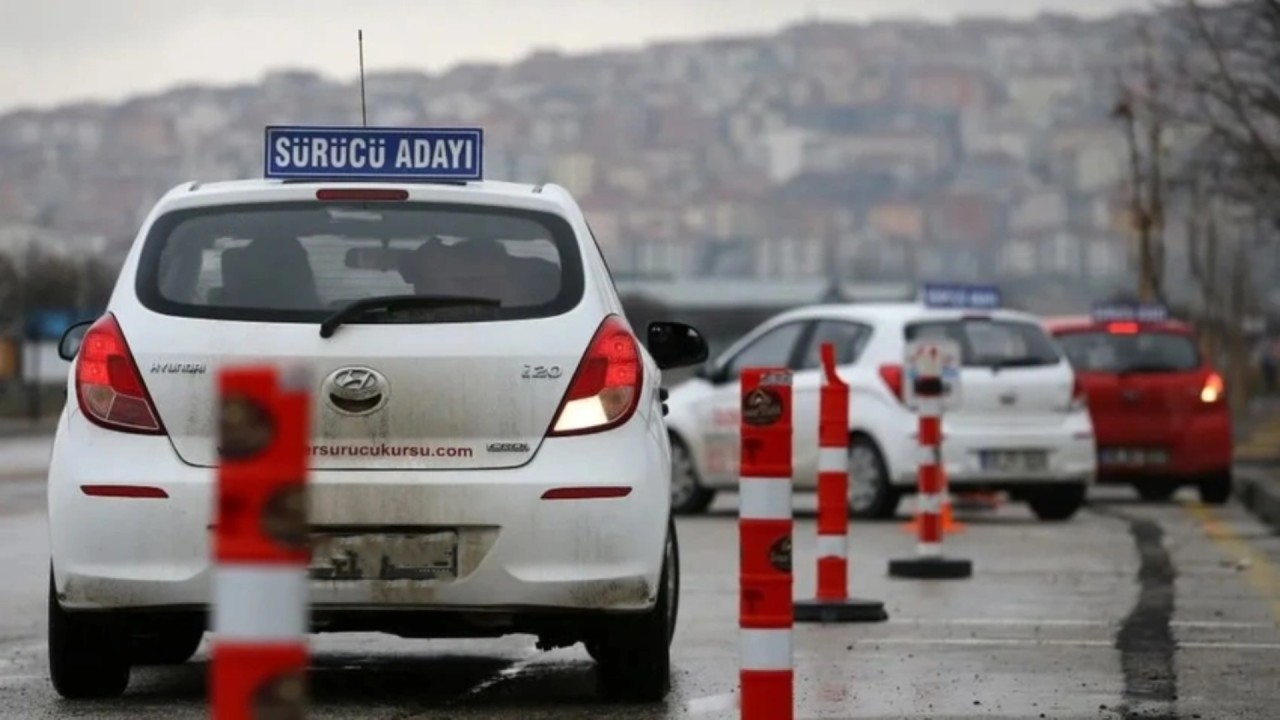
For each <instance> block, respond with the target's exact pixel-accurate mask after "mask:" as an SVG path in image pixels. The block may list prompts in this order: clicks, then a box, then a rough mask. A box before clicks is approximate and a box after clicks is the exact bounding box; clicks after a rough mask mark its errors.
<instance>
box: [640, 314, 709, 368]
mask: <svg viewBox="0 0 1280 720" xmlns="http://www.w3.org/2000/svg"><path fill="white" fill-rule="evenodd" d="M647 345H648V348H649V354H650V355H652V356H653V360H654V362H656V363H657V364H658V367H659V368H661V369H663V370H670V369H672V368H679V367H688V366H690V365H697V364H699V363H702V362H706V360H707V353H708V350H707V341H706V340H705V339H703V337H702V334H701V333H699V332H698V331H697V330H696V329H695V328H693V327H692V326H690V325H685V324H684V323H678V322H652V323H649V342H648V343H647Z"/></svg>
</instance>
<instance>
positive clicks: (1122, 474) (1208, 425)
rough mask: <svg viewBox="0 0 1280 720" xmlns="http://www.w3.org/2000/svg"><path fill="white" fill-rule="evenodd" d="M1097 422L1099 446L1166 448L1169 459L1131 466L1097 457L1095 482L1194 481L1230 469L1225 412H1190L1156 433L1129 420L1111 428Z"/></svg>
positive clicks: (1228, 421) (1228, 425)
mask: <svg viewBox="0 0 1280 720" xmlns="http://www.w3.org/2000/svg"><path fill="white" fill-rule="evenodd" d="M1100 425H1101V427H1099V429H1098V431H1097V433H1098V448H1099V450H1102V449H1104V448H1135V447H1136V448H1160V449H1164V450H1166V451H1168V453H1169V462H1168V463H1167V464H1164V465H1147V466H1137V467H1135V466H1131V465H1108V464H1104V463H1103V462H1102V461H1101V459H1100V460H1099V464H1098V482H1099V483H1107V484H1113V483H1132V482H1147V481H1154V482H1159V481H1165V480H1167V481H1171V482H1195V481H1197V480H1201V479H1204V478H1207V477H1212V476H1215V475H1220V474H1222V473H1225V472H1229V471H1230V470H1231V464H1232V450H1233V445H1234V438H1233V437H1232V422H1231V415H1230V413H1228V412H1225V411H1224V412H1220V413H1205V414H1201V415H1192V416H1190V417H1189V418H1187V419H1186V420H1184V421H1182V422H1180V423H1178V424H1177V426H1175V427H1173V428H1170V429H1169V430H1168V432H1165V433H1158V434H1153V433H1151V432H1150V428H1149V427H1134V426H1133V425H1132V424H1129V423H1124V424H1121V423H1117V426H1116V427H1114V428H1112V427H1108V424H1107V423H1105V422H1104V423H1100Z"/></svg>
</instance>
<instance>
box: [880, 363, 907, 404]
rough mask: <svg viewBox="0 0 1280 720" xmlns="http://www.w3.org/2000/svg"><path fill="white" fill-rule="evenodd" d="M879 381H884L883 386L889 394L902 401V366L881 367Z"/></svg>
mask: <svg viewBox="0 0 1280 720" xmlns="http://www.w3.org/2000/svg"><path fill="white" fill-rule="evenodd" d="M880 379H881V380H884V384H885V385H887V386H888V387H889V392H891V393H893V396H894V397H895V398H897V399H898V401H899V402H901V401H902V400H903V394H902V366H901V365H881V366H880Z"/></svg>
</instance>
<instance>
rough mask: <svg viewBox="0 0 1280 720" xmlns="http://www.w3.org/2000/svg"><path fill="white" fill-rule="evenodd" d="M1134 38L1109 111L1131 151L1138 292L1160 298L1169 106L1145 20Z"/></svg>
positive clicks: (1131, 210) (1150, 298)
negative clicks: (1132, 55)
mask: <svg viewBox="0 0 1280 720" xmlns="http://www.w3.org/2000/svg"><path fill="white" fill-rule="evenodd" d="M1138 40H1139V42H1140V50H1141V60H1140V61H1139V62H1138V64H1137V65H1138V67H1137V68H1135V69H1129V70H1127V71H1126V70H1121V71H1120V72H1119V73H1118V77H1117V85H1118V97H1117V99H1116V104H1115V106H1114V107H1113V108H1112V110H1111V117H1112V118H1113V119H1116V120H1119V121H1120V122H1121V123H1122V124H1123V125H1124V131H1125V141H1126V144H1127V146H1128V151H1129V179H1128V185H1129V188H1128V189H1129V217H1130V221H1131V224H1132V227H1133V229H1134V231H1135V232H1136V233H1137V247H1136V248H1135V255H1136V260H1137V265H1138V297H1139V299H1141V300H1142V301H1143V302H1150V301H1159V302H1164V301H1165V292H1164V277H1165V247H1164V227H1165V226H1164V223H1165V218H1164V214H1165V198H1166V195H1167V194H1168V191H1169V189H1168V187H1167V182H1166V177H1165V160H1166V158H1165V154H1166V150H1165V149H1166V144H1167V143H1166V140H1167V133H1168V124H1167V110H1166V105H1165V104H1164V102H1163V86H1162V81H1161V77H1160V75H1161V73H1160V70H1159V68H1158V67H1157V65H1156V57H1155V56H1156V43H1155V40H1154V39H1153V38H1152V35H1151V32H1150V28H1149V27H1148V26H1145V25H1144V26H1142V27H1141V28H1139V30H1138ZM1134 74H1136V75H1137V77H1133V75H1134Z"/></svg>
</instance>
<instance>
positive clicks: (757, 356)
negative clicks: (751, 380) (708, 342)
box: [697, 320, 811, 487]
mask: <svg viewBox="0 0 1280 720" xmlns="http://www.w3.org/2000/svg"><path fill="white" fill-rule="evenodd" d="M810 322H811V321H809V320H793V321H788V322H785V323H782V324H780V325H777V326H775V327H772V328H770V329H768V330H765V331H764V332H762V333H760V334H759V335H758V336H757V337H755V338H753V339H752V340H750V341H749V342H747V343H746V344H744V345H742V346H741V347H739V348H736V349H734V350H731V351H730V353H729V354H727V355H726V356H725V357H724V358H722V359H721V360H720V361H719V362H717V364H716V369H715V371H714V372H713V373H712V377H711V382H712V384H713V386H714V387H713V389H712V391H711V392H710V393H708V394H707V395H706V397H705V398H703V399H702V400H701V401H700V402H702V403H705V404H706V405H705V407H703V408H699V411H698V413H697V415H698V417H699V418H701V419H702V422H700V423H699V426H698V431H699V432H700V433H701V434H702V442H701V443H698V444H699V445H700V446H701V456H700V457H699V458H698V467H699V469H700V470H701V471H702V477H703V478H704V480H705V482H706V483H707V484H708V485H711V486H718V487H724V486H736V485H737V482H738V453H739V450H740V448H739V443H740V442H741V440H740V436H739V432H738V428H739V425H738V424H739V422H740V417H741V414H740V408H741V402H742V401H741V386H740V384H739V376H740V375H741V373H742V370H743V369H745V368H751V367H785V368H792V369H794V368H795V355H796V347H797V345H798V343H799V341H800V339H801V337H802V335H803V333H804V330H805V328H806V327H807V326H808V325H809V323H810Z"/></svg>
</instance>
